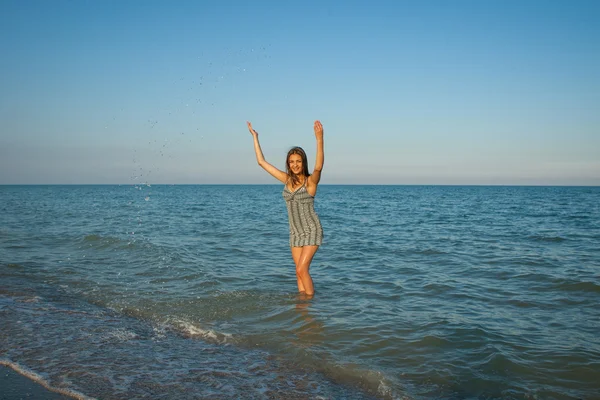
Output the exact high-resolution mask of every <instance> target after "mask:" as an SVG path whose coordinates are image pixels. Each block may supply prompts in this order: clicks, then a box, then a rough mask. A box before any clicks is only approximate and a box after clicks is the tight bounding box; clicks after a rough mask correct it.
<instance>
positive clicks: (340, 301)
mask: <svg viewBox="0 0 600 400" xmlns="http://www.w3.org/2000/svg"><path fill="white" fill-rule="evenodd" d="M282 189H283V188H282V186H281V185H231V186H228V185H190V186H185V185H120V186H119V185H112V186H111V185H106V186H94V185H82V186H76V185H73V186H0V363H1V364H3V365H7V366H10V367H13V368H15V369H18V370H19V371H21V372H22V373H27V374H28V376H32V377H34V378H35V379H37V380H40V381H42V382H44V383H45V384H46V385H48V386H50V387H52V388H55V389H60V390H62V391H63V393H64V392H67V391H68V392H69V393H72V394H74V395H76V396H79V397H80V398H99V399H229V398H240V399H598V398H600V187H523V186H519V187H510V186H490V187H485V186H360V185H356V186H342V185H339V186H338V185H321V186H320V187H319V191H318V193H317V197H316V200H315V209H316V211H317V213H318V214H319V216H320V218H321V221H322V225H323V229H324V233H325V239H324V242H323V245H322V246H321V248H320V249H319V251H318V252H317V254H316V256H315V258H314V260H313V263H312V266H311V274H312V276H313V279H314V282H315V289H316V293H315V296H314V298H312V299H306V298H304V297H302V296H299V295H298V294H297V288H296V278H295V269H294V264H293V260H292V258H291V254H290V250H289V247H288V222H287V214H286V210H285V204H284V201H283V199H282V195H281V192H282ZM0 390H1V389H0Z"/></svg>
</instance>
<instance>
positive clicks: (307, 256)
mask: <svg viewBox="0 0 600 400" xmlns="http://www.w3.org/2000/svg"><path fill="white" fill-rule="evenodd" d="M318 249H319V246H302V247H292V258H293V259H294V264H296V279H297V280H298V291H299V292H304V293H306V295H307V296H312V295H313V294H314V293H315V288H314V286H313V281H312V278H311V277H310V274H309V272H308V270H309V268H310V263H311V261H312V259H313V257H314V255H315V253H316V252H317V250H318Z"/></svg>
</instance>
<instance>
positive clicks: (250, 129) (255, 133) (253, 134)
mask: <svg viewBox="0 0 600 400" xmlns="http://www.w3.org/2000/svg"><path fill="white" fill-rule="evenodd" d="M246 124H247V125H248V130H249V131H250V133H251V134H252V136H258V132H256V131H255V130H254V129H252V123H251V122H250V121H246Z"/></svg>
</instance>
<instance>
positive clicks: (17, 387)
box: [0, 361, 91, 400]
mask: <svg viewBox="0 0 600 400" xmlns="http://www.w3.org/2000/svg"><path fill="white" fill-rule="evenodd" d="M0 387H1V388H2V393H0V398H2V399H3V400H21V399H33V400H36V399H39V400H42V399H43V400H72V399H86V400H88V399H91V398H90V397H87V396H85V395H81V394H79V393H76V392H71V391H69V390H68V389H60V388H55V387H52V386H50V384H48V382H46V381H45V380H44V379H43V378H41V377H39V376H38V375H37V374H35V373H31V372H28V371H27V370H24V369H22V368H20V367H19V366H18V365H16V364H12V363H10V362H6V361H0Z"/></svg>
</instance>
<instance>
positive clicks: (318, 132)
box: [308, 120, 325, 185]
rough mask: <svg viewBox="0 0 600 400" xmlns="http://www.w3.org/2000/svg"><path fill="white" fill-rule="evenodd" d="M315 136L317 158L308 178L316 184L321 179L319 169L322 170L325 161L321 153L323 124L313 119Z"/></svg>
mask: <svg viewBox="0 0 600 400" xmlns="http://www.w3.org/2000/svg"><path fill="white" fill-rule="evenodd" d="M314 128H315V137H316V138H317V159H316V160H315V170H314V171H313V173H312V175H311V176H310V177H309V178H308V179H309V180H310V181H311V182H312V183H313V184H315V185H317V184H318V183H319V181H320V180H321V171H322V170H323V163H324V162H325V155H324V154H323V125H322V124H321V121H318V120H317V121H315V126H314Z"/></svg>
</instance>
